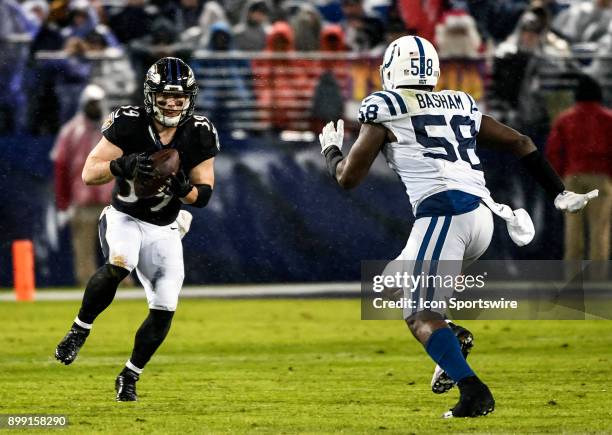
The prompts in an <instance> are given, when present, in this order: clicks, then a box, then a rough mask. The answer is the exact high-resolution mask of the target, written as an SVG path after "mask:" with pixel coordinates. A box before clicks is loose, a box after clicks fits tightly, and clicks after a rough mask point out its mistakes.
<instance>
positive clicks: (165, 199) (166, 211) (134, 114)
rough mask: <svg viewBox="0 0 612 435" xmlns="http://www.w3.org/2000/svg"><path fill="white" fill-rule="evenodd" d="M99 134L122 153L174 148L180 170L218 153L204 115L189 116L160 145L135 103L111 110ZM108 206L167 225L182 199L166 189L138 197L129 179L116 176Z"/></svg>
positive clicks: (186, 172) (147, 120)
mask: <svg viewBox="0 0 612 435" xmlns="http://www.w3.org/2000/svg"><path fill="white" fill-rule="evenodd" d="M102 134H103V135H104V137H105V138H106V139H108V140H109V141H110V142H112V143H113V144H114V145H116V146H118V147H119V148H121V149H122V150H123V154H124V155H128V154H132V153H142V152H146V153H148V154H153V153H154V152H156V151H158V150H160V149H163V148H175V149H176V150H177V151H178V153H179V156H180V158H181V166H180V168H181V170H182V171H183V172H185V174H189V172H190V171H191V169H193V168H194V167H195V166H197V165H198V164H200V163H201V162H203V161H204V160H208V159H210V158H212V157H214V156H215V155H216V154H217V153H218V152H219V139H218V137H217V131H216V130H215V127H214V126H213V124H212V123H211V122H210V121H209V120H208V119H206V118H205V117H204V116H198V115H193V116H192V117H190V118H189V119H188V120H187V121H186V122H185V123H183V124H182V125H180V126H179V127H178V128H177V130H176V133H175V134H174V138H173V139H172V141H171V142H170V143H169V144H167V145H162V143H161V141H160V140H159V135H158V134H157V131H156V130H155V127H154V125H153V121H152V120H151V119H150V118H149V116H148V115H147V113H146V112H145V109H144V108H143V107H139V106H122V107H120V108H119V109H117V110H115V111H114V112H112V113H111V114H110V115H109V116H108V119H107V120H106V122H105V123H104V125H103V126H102ZM112 205H113V207H115V208H116V209H117V210H119V211H122V212H123V213H126V214H129V215H130V216H133V217H135V218H137V219H140V220H143V221H145V222H150V223H152V224H156V225H168V224H170V223H171V222H173V221H174V220H175V219H176V216H177V215H178V212H179V210H180V209H181V205H182V202H181V201H180V200H179V198H178V197H176V196H173V195H171V194H169V193H166V192H161V193H158V194H157V195H155V196H152V197H150V198H138V197H137V196H136V194H135V193H134V182H133V180H126V179H125V178H121V177H117V182H116V183H115V188H114V190H113V200H112Z"/></svg>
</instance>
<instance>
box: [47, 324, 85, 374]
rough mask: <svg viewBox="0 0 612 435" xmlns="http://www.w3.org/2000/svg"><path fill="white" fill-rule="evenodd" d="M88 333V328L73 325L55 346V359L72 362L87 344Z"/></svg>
mask: <svg viewBox="0 0 612 435" xmlns="http://www.w3.org/2000/svg"><path fill="white" fill-rule="evenodd" d="M88 335H89V330H88V329H80V328H77V327H74V326H73V327H72V328H71V329H70V331H68V333H67V334H66V336H65V337H64V338H63V339H62V341H60V343H59V344H58V345H57V347H56V348H55V359H56V360H58V361H59V362H61V363H62V364H66V365H68V364H71V363H72V362H73V361H74V360H75V359H76V357H77V355H78V353H79V350H81V347H83V345H84V344H85V340H86V339H87V336H88Z"/></svg>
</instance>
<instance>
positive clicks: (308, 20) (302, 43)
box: [290, 3, 321, 51]
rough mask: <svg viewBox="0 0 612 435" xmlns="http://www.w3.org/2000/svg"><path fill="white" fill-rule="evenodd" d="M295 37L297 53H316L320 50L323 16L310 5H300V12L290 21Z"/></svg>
mask: <svg viewBox="0 0 612 435" xmlns="http://www.w3.org/2000/svg"><path fill="white" fill-rule="evenodd" d="M290 23H291V27H292V28H293V34H294V35H295V49H296V50H297V51H315V50H318V49H319V46H320V44H321V43H320V37H321V15H320V14H319V11H317V9H316V8H315V7H314V6H313V5H310V4H308V3H303V4H302V5H300V9H299V11H298V12H297V13H296V14H295V16H293V17H292V18H291V20H290Z"/></svg>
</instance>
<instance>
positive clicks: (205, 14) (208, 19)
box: [198, 0, 228, 47]
mask: <svg viewBox="0 0 612 435" xmlns="http://www.w3.org/2000/svg"><path fill="white" fill-rule="evenodd" d="M219 22H225V23H227V22H228V19H227V15H226V13H225V9H223V6H221V4H220V3H219V2H217V1H214V0H210V1H207V2H206V3H205V4H204V8H203V9H202V14H201V15H200V18H199V19H198V26H199V28H200V31H201V34H202V35H203V37H204V38H205V41H202V42H203V43H202V44H201V45H202V46H204V47H205V46H206V45H207V43H208V39H209V37H210V29H212V26H213V25H214V24H215V23H219Z"/></svg>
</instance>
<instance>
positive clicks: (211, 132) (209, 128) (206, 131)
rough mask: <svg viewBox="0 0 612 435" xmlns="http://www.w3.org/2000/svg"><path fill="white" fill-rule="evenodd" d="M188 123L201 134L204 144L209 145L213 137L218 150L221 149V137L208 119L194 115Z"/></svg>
mask: <svg viewBox="0 0 612 435" xmlns="http://www.w3.org/2000/svg"><path fill="white" fill-rule="evenodd" d="M188 122H189V124H190V126H191V128H193V129H194V131H196V132H197V134H199V137H200V139H201V141H202V142H203V143H209V141H210V138H211V136H212V138H213V141H214V144H215V146H216V147H217V150H219V149H220V148H221V145H220V144H219V135H218V134H217V129H216V128H215V126H214V124H213V123H212V122H211V121H210V120H209V119H208V118H207V117H205V116H202V115H192V116H191V119H190V120H189V121H188ZM207 139H208V140H207Z"/></svg>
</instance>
